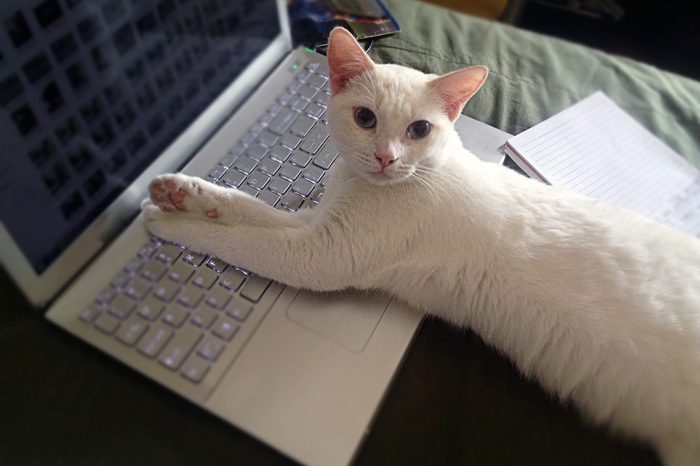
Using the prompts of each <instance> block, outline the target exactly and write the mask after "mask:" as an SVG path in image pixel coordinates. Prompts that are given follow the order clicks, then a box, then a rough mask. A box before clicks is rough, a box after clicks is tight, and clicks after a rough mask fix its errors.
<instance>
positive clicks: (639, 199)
mask: <svg viewBox="0 0 700 466" xmlns="http://www.w3.org/2000/svg"><path fill="white" fill-rule="evenodd" d="M506 152H507V153H508V154H509V155H511V157H512V158H513V160H514V161H515V162H516V163H517V164H518V165H520V166H521V168H523V170H525V171H526V172H527V173H528V174H530V175H534V176H535V177H538V178H540V179H541V180H542V181H544V182H546V183H549V184H552V185H556V186H563V187H566V188H569V189H571V190H572V191H575V192H578V193H580V194H583V195H585V196H589V197H592V198H595V199H600V200H602V201H605V202H609V203H611V204H616V205H619V206H621V207H625V208H627V209H629V210H633V211H635V212H637V213H639V214H642V215H645V216H647V217H649V218H652V219H654V220H657V221H659V222H662V223H666V224H668V225H670V226H672V227H674V228H677V229H679V230H682V231H685V232H687V233H691V234H693V235H695V236H700V171H698V169H696V168H695V167H694V166H693V165H691V164H690V163H689V162H688V161H687V160H685V159H684V158H683V157H681V156H680V155H679V154H678V153H676V152H675V151H674V150H673V149H671V148H670V147H668V146H667V145H666V144H664V143H663V142H662V141H661V140H659V139H658V138H657V137H656V136H654V135H653V134H651V133H650V132H649V131H647V130H646V128H644V127H643V126H642V125H640V124H639V123H637V122H636V121H635V120H634V119H633V118H632V117H631V116H629V115H628V114H627V113H625V112H624V111H623V110H622V109H621V108H620V107H618V106H617V105H616V104H615V103H614V102H613V101H612V100H610V99H609V98H608V97H607V96H606V95H605V94H603V93H602V92H596V93H595V94H593V95H591V96H590V97H587V98H586V99H584V100H582V101H581V102H579V103H577V104H575V105H573V106H572V107H569V108H568V109H566V110H564V111H562V112H560V113H558V114H556V115H554V116H553V117H551V118H549V119H547V120H545V121H543V122H542V123H540V124H539V125H537V126H535V127H533V128H531V129H529V130H527V131H524V132H523V133H521V134H519V135H518V136H515V137H513V138H511V139H509V140H508V143H507V145H506Z"/></svg>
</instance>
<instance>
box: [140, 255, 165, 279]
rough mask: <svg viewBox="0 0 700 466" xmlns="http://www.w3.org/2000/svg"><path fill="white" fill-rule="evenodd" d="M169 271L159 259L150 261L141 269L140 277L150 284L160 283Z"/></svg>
mask: <svg viewBox="0 0 700 466" xmlns="http://www.w3.org/2000/svg"><path fill="white" fill-rule="evenodd" d="M166 270H167V266H166V265H165V264H164V263H163V262H161V261H160V260H158V259H153V258H152V259H148V261H147V262H146V263H145V264H144V265H143V268H141V273H140V275H141V276H142V277H143V278H145V279H146V280H148V281H149V282H157V281H159V280H160V279H161V278H162V277H163V275H165V272H166Z"/></svg>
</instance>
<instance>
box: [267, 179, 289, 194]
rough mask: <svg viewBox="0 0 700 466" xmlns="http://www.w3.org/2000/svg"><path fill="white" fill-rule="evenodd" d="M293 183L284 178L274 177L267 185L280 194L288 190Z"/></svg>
mask: <svg viewBox="0 0 700 466" xmlns="http://www.w3.org/2000/svg"><path fill="white" fill-rule="evenodd" d="M290 186H291V183H289V182H288V181H285V180H283V179H282V178H273V179H272V181H270V183H269V184H268V185H267V189H269V190H270V191H272V192H273V193H276V194H279V195H280V196H281V195H282V194H284V193H286V192H287V190H288V189H289V187H290Z"/></svg>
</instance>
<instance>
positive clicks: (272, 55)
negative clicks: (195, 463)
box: [0, 0, 292, 307]
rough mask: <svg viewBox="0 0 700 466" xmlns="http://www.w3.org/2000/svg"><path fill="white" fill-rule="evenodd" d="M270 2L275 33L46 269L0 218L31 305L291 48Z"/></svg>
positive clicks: (6, 260)
mask: <svg viewBox="0 0 700 466" xmlns="http://www.w3.org/2000/svg"><path fill="white" fill-rule="evenodd" d="M275 3H276V5H277V15H278V20H279V26H280V33H279V34H278V35H277V37H275V38H274V39H273V40H272V42H271V43H270V44H269V46H268V47H267V48H266V49H265V50H264V51H263V52H262V53H261V54H260V55H259V56H258V58H256V59H255V60H254V61H253V62H252V63H251V64H250V65H249V66H248V67H247V68H246V70H245V71H244V72H243V73H242V74H241V75H240V76H239V77H238V78H237V79H236V80H234V81H233V82H232V83H231V84H230V85H229V86H228V87H226V89H224V91H223V92H222V93H221V94H220V95H219V97H217V98H216V99H215V100H214V101H213V102H212V103H211V104H210V105H209V106H208V107H207V108H206V109H205V110H204V111H203V112H202V113H201V114H200V115H199V117H197V118H196V119H195V120H194V121H193V122H192V123H191V124H190V125H189V126H188V127H187V128H186V129H185V130H183V132H182V134H180V136H179V137H178V138H177V139H175V140H174V141H173V142H172V143H171V144H170V145H169V146H168V147H167V148H166V149H165V150H164V151H163V152H162V153H161V154H160V155H159V156H158V157H157V158H156V159H155V160H154V161H153V163H152V164H151V165H149V166H148V167H147V168H146V170H144V171H143V173H141V175H139V176H138V177H137V178H136V179H135V180H134V181H133V182H132V183H131V184H130V185H129V187H128V188H127V189H126V190H125V191H124V192H123V193H121V194H120V195H119V196H118V197H117V198H116V199H115V200H114V201H113V202H112V203H111V204H110V205H109V207H107V208H106V209H105V210H104V212H102V213H101V214H100V215H99V216H98V217H97V218H96V219H95V220H94V221H93V222H92V223H91V224H90V225H89V226H88V227H87V228H86V229H85V230H84V231H83V232H82V233H81V234H80V235H79V236H78V237H77V238H76V239H75V240H74V241H73V242H72V243H71V244H70V245H69V246H68V247H67V248H66V249H65V250H64V251H63V253H62V254H61V255H60V256H59V257H58V258H57V259H56V260H55V261H54V262H53V263H52V264H51V265H50V266H49V267H48V268H47V269H46V270H44V271H43V272H42V273H40V274H37V273H36V272H35V270H34V268H33V267H32V265H31V263H30V262H29V260H28V258H27V257H26V256H25V255H24V253H23V252H22V250H21V249H20V248H19V246H18V244H17V243H16V242H15V240H14V239H13V238H12V236H11V235H10V233H9V231H8V230H7V228H6V227H5V225H4V224H3V223H2V222H0V263H2V264H3V267H4V268H5V270H6V271H7V273H8V274H9V275H10V277H11V278H12V279H13V280H14V281H15V283H16V284H17V285H18V286H19V288H20V289H21V290H22V292H23V293H24V295H25V296H26V298H27V299H28V300H29V302H30V303H31V304H32V305H33V306H35V307H44V306H46V305H47V304H48V303H50V302H51V300H52V299H53V298H55V297H56V296H57V295H58V294H59V292H60V291H61V290H62V289H63V288H64V287H66V286H67V285H68V284H69V283H70V281H71V280H72V279H73V278H74V277H75V276H76V275H77V274H78V272H80V270H82V269H83V268H84V267H85V266H86V265H87V264H88V263H89V262H90V261H91V260H92V259H93V258H95V257H96V256H97V255H98V254H99V252H100V251H102V250H103V249H104V247H105V246H107V245H108V244H109V243H110V242H111V241H112V240H113V239H114V238H115V237H116V236H117V235H118V234H119V233H120V232H121V231H122V230H123V229H124V228H125V227H126V225H127V224H128V223H129V222H130V221H131V220H132V219H133V218H134V216H136V215H137V214H138V212H139V207H140V203H141V201H142V200H143V199H144V198H145V197H146V194H147V188H148V183H149V182H150V180H151V179H153V177H155V176H157V175H158V174H160V173H164V172H171V171H174V170H178V169H179V168H180V167H181V166H183V165H184V163H185V162H187V160H189V159H190V158H191V157H192V156H193V155H194V154H195V153H196V152H197V150H198V149H199V148H200V147H201V146H202V145H203V144H204V143H205V142H206V141H207V140H208V139H209V138H210V137H211V136H212V135H213V134H215V133H216V131H217V130H218V129H219V128H220V127H221V125H222V124H223V123H224V122H225V121H226V119H228V118H229V117H230V116H231V114H232V113H233V112H234V110H235V109H236V108H237V107H238V106H240V104H241V103H242V102H243V101H245V99H246V98H247V97H248V96H249V95H250V94H251V93H252V92H253V90H254V89H255V88H256V87H257V85H258V84H259V83H261V82H262V81H263V79H264V77H265V76H267V75H268V74H269V73H270V72H271V71H272V70H273V69H274V68H275V67H276V66H277V65H278V64H279V62H280V61H281V60H282V59H283V58H284V57H285V56H286V55H287V54H289V53H290V52H291V50H292V37H291V31H290V28H289V20H288V17H287V9H286V6H285V4H284V1H283V0H275ZM96 291H97V290H96Z"/></svg>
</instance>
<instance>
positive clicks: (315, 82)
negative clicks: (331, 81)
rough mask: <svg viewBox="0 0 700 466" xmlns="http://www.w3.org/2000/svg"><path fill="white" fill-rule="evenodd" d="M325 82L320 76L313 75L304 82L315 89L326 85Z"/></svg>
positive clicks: (325, 79)
mask: <svg viewBox="0 0 700 466" xmlns="http://www.w3.org/2000/svg"><path fill="white" fill-rule="evenodd" d="M326 81H328V79H327V78H326V77H324V76H321V75H320V74H313V75H311V76H309V78H308V79H307V80H306V84H309V85H310V86H313V87H315V88H316V89H321V88H322V87H323V85H324V84H326Z"/></svg>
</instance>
